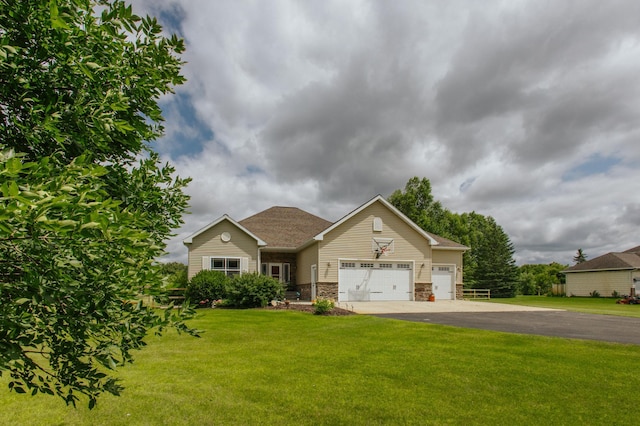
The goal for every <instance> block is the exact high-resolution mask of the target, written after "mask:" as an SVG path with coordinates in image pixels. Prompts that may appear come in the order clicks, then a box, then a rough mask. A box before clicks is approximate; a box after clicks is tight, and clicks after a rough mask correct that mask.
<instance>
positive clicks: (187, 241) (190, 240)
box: [182, 214, 267, 246]
mask: <svg viewBox="0 0 640 426" xmlns="http://www.w3.org/2000/svg"><path fill="white" fill-rule="evenodd" d="M225 220H226V221H229V222H230V223H232V224H233V225H234V226H236V227H237V228H238V229H240V230H241V231H242V232H244V233H245V234H247V235H248V236H250V237H251V238H253V239H254V240H256V242H257V243H258V245H259V246H266V245H267V243H266V242H264V241H263V240H262V239H261V238H260V237H258V236H256V235H255V234H254V233H252V232H251V231H250V230H248V229H247V228H245V227H244V226H242V225H241V224H239V223H238V222H236V221H235V220H233V219H231V217H230V216H229V215H227V214H224V215H222V216H220V217H219V218H217V219H216V220H214V221H213V222H211V223H209V224H208V225H206V226H204V227H202V228H200V229H199V230H197V231H196V232H194V233H193V234H191V235H189V236H188V237H187V238H185V239H184V240H182V243H183V244H185V245H188V244H192V243H193V239H194V238H195V237H197V236H198V235H200V234H202V233H204V232H205V231H208V230H209V229H211V228H213V227H214V226H216V225H217V224H219V223H220V222H223V221H225Z"/></svg>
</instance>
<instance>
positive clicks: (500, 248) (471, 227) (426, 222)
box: [389, 177, 518, 297]
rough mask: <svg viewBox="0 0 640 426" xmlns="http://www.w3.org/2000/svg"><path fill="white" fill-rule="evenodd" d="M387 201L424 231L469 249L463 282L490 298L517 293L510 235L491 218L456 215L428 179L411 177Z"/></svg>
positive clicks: (516, 269)
mask: <svg viewBox="0 0 640 426" xmlns="http://www.w3.org/2000/svg"><path fill="white" fill-rule="evenodd" d="M389 202H390V203H391V204H393V205H394V206H395V207H396V208H398V210H400V211H401V212H402V213H404V214H405V215H406V216H407V217H409V219H411V220H413V221H414V222H415V223H416V224H417V225H418V226H420V227H421V228H422V229H424V230H425V231H428V232H431V233H434V234H437V235H440V236H441V237H445V238H447V239H450V240H452V241H455V242H457V243H460V244H463V245H465V246H467V247H470V250H468V251H466V252H465V254H464V258H463V262H464V271H463V273H464V283H465V286H466V287H469V288H484V289H490V290H491V297H513V296H515V294H516V292H517V290H518V267H517V266H516V264H515V260H514V259H513V254H514V248H513V244H512V243H511V240H510V239H509V236H508V235H507V234H506V233H505V232H504V230H503V229H502V227H501V226H500V225H498V224H497V223H496V221H495V219H493V218H492V217H490V216H483V215H481V214H478V213H475V212H471V213H462V214H457V213H453V212H451V211H449V210H448V209H446V208H444V207H443V206H442V204H441V203H440V202H439V201H437V200H435V199H434V198H433V195H432V194H431V183H430V182H429V180H428V179H426V178H422V179H419V178H418V177H413V178H411V179H410V180H409V181H408V182H407V184H406V185H405V188H404V191H402V190H400V189H398V190H396V191H394V192H393V193H392V194H391V196H390V197H389Z"/></svg>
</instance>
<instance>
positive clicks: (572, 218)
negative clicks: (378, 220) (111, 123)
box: [133, 0, 640, 264]
mask: <svg viewBox="0 0 640 426" xmlns="http://www.w3.org/2000/svg"><path fill="white" fill-rule="evenodd" d="M133 5H134V9H135V10H136V11H137V12H138V13H139V14H151V15H154V16H156V17H158V19H159V20H160V22H161V23H162V24H163V26H164V27H165V30H166V31H167V32H173V33H177V34H178V35H180V36H182V37H183V38H184V39H185V41H186V45H187V51H186V52H185V54H184V55H183V57H182V58H183V60H185V61H186V62H187V64H186V65H185V66H184V68H183V74H184V75H185V76H186V77H187V79H188V82H187V83H186V84H185V85H183V86H181V87H179V88H178V89H177V93H176V94H175V95H173V96H169V97H167V98H164V99H163V100H162V107H163V110H164V111H165V118H166V136H165V137H164V138H163V139H162V140H160V141H159V142H158V143H157V144H156V148H157V149H158V150H159V151H160V152H161V153H162V154H163V156H164V157H165V158H166V159H167V160H169V161H170V162H172V163H173V164H174V165H175V166H176V168H177V169H178V172H179V174H180V175H181V176H183V177H184V176H191V177H192V178H193V182H192V183H191V185H190V187H189V189H188V193H189V194H190V195H191V209H190V210H191V214H190V215H188V216H186V223H185V225H184V227H183V228H182V229H180V230H179V231H178V232H179V235H177V236H176V237H175V238H174V239H172V240H171V241H170V242H169V247H168V249H169V252H170V255H169V256H168V257H167V259H166V260H179V261H185V260H186V253H187V250H186V248H185V247H184V246H183V245H182V240H183V239H184V238H185V237H187V236H188V235H189V234H190V233H192V232H194V231H196V230H197V229H199V228H201V227H202V226H204V225H206V224H207V223H209V222H211V221H212V220H214V219H216V218H218V217H219V216H221V215H223V214H224V213H227V214H229V215H231V216H232V217H233V218H235V219H237V220H241V219H243V218H245V217H247V216H249V215H251V214H254V213H256V212H259V211H261V210H263V209H266V208H268V207H271V206H274V205H279V206H294V207H300V208H302V209H303V210H306V211H308V212H310V213H313V214H316V215H318V216H321V217H323V218H325V219H328V220H336V219H338V218H340V217H341V216H343V215H344V214H346V213H348V212H349V211H350V210H352V209H353V208H355V207H357V206H359V205H360V204H362V203H364V202H366V201H367V200H369V199H371V198H372V197H373V196H375V195H376V194H382V195H383V196H385V197H386V196H388V195H390V194H391V192H393V191H394V190H395V189H400V188H404V185H405V183H406V182H407V181H408V180H409V179H410V178H411V177H413V176H418V177H420V178H422V177H426V178H428V179H429V180H430V181H431V184H432V187H433V193H434V195H435V197H436V199H438V200H440V201H441V202H442V204H443V205H444V206H445V207H447V208H448V209H450V210H452V211H454V212H458V213H463V212H470V211H476V212H478V213H481V214H483V215H487V216H493V217H494V218H495V219H496V221H497V222H498V223H499V224H500V225H501V226H502V227H503V228H504V230H505V231H506V232H507V234H508V235H509V236H510V237H511V240H512V242H513V243H514V245H515V248H516V260H517V262H518V263H519V264H523V263H548V262H552V261H557V262H561V263H566V264H569V263H572V257H573V256H574V254H575V252H576V250H577V249H578V248H582V249H583V250H584V251H585V253H586V254H587V256H588V257H589V258H593V257H596V256H598V255H600V254H604V253H606V252H608V251H622V250H626V249H628V248H631V247H634V246H637V245H639V244H640V143H639V140H640V2H638V1H635V0H628V1H614V0H609V1H606V2H603V1H601V0H594V1H591V0H581V1H564V0H553V1H551V0H549V1H544V0H531V1H526V0H522V1H518V0H505V1H491V0H487V1H481V2H480V1H475V0H447V1H435V0H433V1H428V0H415V1H412V0H402V1H391V0H389V1H385V0H370V1H364V0H363V1H359V0H333V1H331V0H322V1H315V0H308V1H303V0H297V1H285V0H283V1H277V0H254V1H250V0H246V1H244V0H229V1H226V0H133Z"/></svg>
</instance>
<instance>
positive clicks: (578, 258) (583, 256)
mask: <svg viewBox="0 0 640 426" xmlns="http://www.w3.org/2000/svg"><path fill="white" fill-rule="evenodd" d="M573 261H574V262H575V263H576V265H577V264H578V263H582V262H586V261H587V255H586V254H584V252H583V251H582V249H581V248H579V249H578V251H577V252H576V255H575V256H573Z"/></svg>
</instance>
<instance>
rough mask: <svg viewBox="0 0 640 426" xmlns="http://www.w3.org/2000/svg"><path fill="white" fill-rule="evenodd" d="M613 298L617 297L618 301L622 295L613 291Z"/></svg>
mask: <svg viewBox="0 0 640 426" xmlns="http://www.w3.org/2000/svg"><path fill="white" fill-rule="evenodd" d="M611 297H615V298H616V299H618V298H619V297H620V293H618V292H617V291H616V290H613V291H612V292H611Z"/></svg>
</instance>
